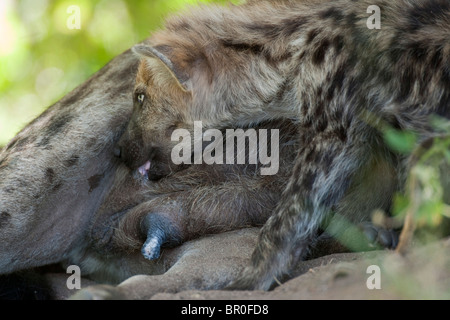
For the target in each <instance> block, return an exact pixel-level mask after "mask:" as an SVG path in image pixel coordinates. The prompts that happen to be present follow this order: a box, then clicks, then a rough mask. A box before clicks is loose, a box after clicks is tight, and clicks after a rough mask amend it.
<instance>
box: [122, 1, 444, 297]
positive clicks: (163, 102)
mask: <svg viewBox="0 0 450 320" xmlns="http://www.w3.org/2000/svg"><path fill="white" fill-rule="evenodd" d="M373 5H376V6H378V7H379V8H380V12H381V16H380V17H381V29H369V28H368V26H367V20H368V18H369V16H370V14H368V13H367V9H368V7H369V6H373ZM449 26H450V2H449V1H448V0H423V1H410V0H361V1H348V0H339V1H332V2H319V3H317V2H316V3H314V2H313V3H308V2H302V1H297V2H296V1H280V2H252V3H249V4H247V5H243V6H230V7H228V8H223V7H216V6H210V7H204V8H201V9H198V10H195V11H193V12H192V13H190V14H186V15H184V16H177V17H174V18H172V19H170V20H169V21H168V22H167V24H166V28H165V29H164V30H162V31H159V32H157V33H155V34H154V35H153V36H152V37H151V38H150V40H149V45H138V46H136V47H135V49H134V50H135V52H137V53H138V54H140V55H141V56H142V61H141V65H140V67H139V72H138V75H137V82H136V87H135V114H134V115H133V119H134V120H133V121H131V123H130V125H129V127H128V129H127V133H126V134H125V136H124V137H123V138H122V143H121V146H122V151H123V157H124V158H125V160H126V162H127V163H128V164H129V165H130V166H131V167H132V168H141V172H144V173H147V172H148V173H149V177H150V178H153V177H155V176H157V177H159V176H164V175H166V174H168V173H170V170H172V169H171V168H172V165H171V162H170V150H171V148H172V146H173V142H171V139H170V136H171V132H172V131H173V130H174V129H175V128H180V127H192V125H193V122H194V121H196V120H201V121H202V122H203V126H204V127H207V128H219V129H221V128H227V127H235V126H247V125H251V124H255V123H259V122H262V121H266V120H273V119H281V118H289V119H295V120H296V123H297V126H298V130H299V141H300V144H299V148H298V155H297V157H296V163H295V166H294V167H293V169H292V175H291V177H290V180H289V183H288V184H287V187H286V189H285V191H284V192H283V194H282V197H281V201H280V202H279V205H278V207H277V209H276V210H275V213H274V214H273V215H272V216H271V218H270V219H269V220H268V222H267V223H266V224H265V226H264V227H263V229H262V231H261V234H260V239H259V243H258V245H257V248H256V249H255V251H254V254H253V256H252V263H251V266H249V267H247V268H246V269H245V270H244V272H243V274H242V277H241V278H240V279H238V280H237V281H235V282H234V284H233V285H231V287H232V288H253V289H269V288H270V287H271V286H272V285H273V283H274V282H275V281H276V279H277V278H278V279H279V278H280V277H281V276H283V275H286V274H288V273H289V271H290V270H291V268H292V267H293V265H295V263H296V262H297V261H299V260H301V259H304V257H305V256H306V255H307V253H308V251H309V249H310V247H311V245H312V244H313V243H314V241H315V239H316V238H317V234H318V232H319V230H320V229H323V228H325V227H327V226H328V227H329V229H330V230H333V231H332V232H334V233H340V232H342V228H341V227H340V226H341V225H342V224H341V222H342V221H346V220H351V221H363V220H367V219H369V216H370V213H371V212H372V210H373V209H377V208H382V209H385V210H388V209H389V207H390V205H391V200H392V195H393V194H394V192H396V191H397V190H402V188H403V184H404V180H405V172H406V171H407V163H408V161H407V157H406V156H402V155H399V154H396V153H395V152H393V151H391V150H390V149H389V148H388V147H387V146H386V144H385V142H384V139H383V133H382V129H384V128H388V127H393V128H395V129H398V130H409V131H413V132H414V133H416V134H417V136H418V137H419V143H420V142H421V141H423V140H424V139H426V138H429V137H432V136H434V135H435V134H436V133H437V132H436V130H435V129H433V128H432V127H431V125H430V122H429V120H430V117H432V116H439V117H442V118H444V119H449V118H450V27H449ZM168 92H170V93H171V94H170V95H169V94H167V93H168ZM148 128H158V129H157V131H156V132H153V131H151V130H150V129H148ZM130 136H132V137H133V141H134V143H133V145H132V147H131V148H127V147H125V145H126V144H125V142H126V141H127V139H128V138H127V137H130ZM149 160H150V162H148V161H149ZM142 165H144V167H142ZM142 169H144V171H142ZM343 225H345V223H344V224H343Z"/></svg>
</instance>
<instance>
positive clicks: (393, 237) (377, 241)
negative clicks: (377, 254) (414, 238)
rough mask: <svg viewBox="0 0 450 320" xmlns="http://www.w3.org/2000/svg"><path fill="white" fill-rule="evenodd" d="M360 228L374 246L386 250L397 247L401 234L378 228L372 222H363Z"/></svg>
mask: <svg viewBox="0 0 450 320" xmlns="http://www.w3.org/2000/svg"><path fill="white" fill-rule="evenodd" d="M359 227H360V228H361V230H362V232H363V233H364V235H365V236H366V237H367V240H368V241H369V243H370V244H371V245H372V246H381V247H383V248H386V249H395V248H396V247H397V244H398V239H399V233H398V232H397V231H396V230H393V229H386V228H383V227H380V226H376V225H374V224H373V223H371V222H362V223H360V224H359Z"/></svg>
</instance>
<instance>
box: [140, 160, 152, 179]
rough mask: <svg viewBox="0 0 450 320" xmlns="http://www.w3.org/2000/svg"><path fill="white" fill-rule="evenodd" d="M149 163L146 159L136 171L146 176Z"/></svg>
mask: <svg viewBox="0 0 450 320" xmlns="http://www.w3.org/2000/svg"><path fill="white" fill-rule="evenodd" d="M150 166H151V163H150V161H147V162H146V163H145V164H144V165H142V166H140V167H139V169H138V171H139V173H140V174H141V176H146V175H147V174H148V170H150Z"/></svg>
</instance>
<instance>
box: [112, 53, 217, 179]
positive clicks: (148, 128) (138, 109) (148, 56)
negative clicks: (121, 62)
mask: <svg viewBox="0 0 450 320" xmlns="http://www.w3.org/2000/svg"><path fill="white" fill-rule="evenodd" d="M133 51H134V52H135V53H136V54H138V55H139V56H140V57H141V63H140V65H139V68H138V72H137V77H136V83H135V88H134V92H133V102H134V107H133V113H132V116H131V119H130V122H129V124H128V126H127V128H126V130H125V132H124V134H123V136H122V137H121V139H120V141H119V143H118V147H117V148H116V155H117V156H119V157H120V158H121V159H122V160H123V161H124V162H125V163H126V164H127V165H128V166H129V167H130V168H131V169H132V170H137V171H138V172H139V173H140V174H141V175H143V176H146V177H148V178H149V179H150V180H157V179H159V178H161V177H163V176H166V175H167V174H169V173H171V172H173V171H177V170H178V169H179V168H180V166H179V165H175V164H174V163H173V161H172V160H171V154H172V149H173V147H174V146H175V145H177V144H179V143H180V141H172V139H171V137H172V133H173V132H174V130H176V129H186V130H188V131H189V132H190V133H191V136H192V138H193V130H194V128H193V123H194V121H195V120H202V121H204V122H205V124H206V125H207V123H208V122H209V120H211V118H212V117H211V115H212V114H214V108H211V106H212V105H214V103H212V99H211V98H209V97H210V95H209V94H208V93H207V91H208V90H210V85H211V84H210V81H209V80H208V75H209V71H208V70H206V69H205V63H204V61H202V58H201V57H200V55H199V54H198V52H197V53H195V52H194V51H193V50H190V49H187V48H183V47H182V46H180V45H178V46H169V45H153V46H150V45H143V44H142V45H136V46H135V47H134V48H133ZM194 84H195V85H194ZM194 86H195V90H194ZM196 101H201V104H196ZM192 143H194V141H192Z"/></svg>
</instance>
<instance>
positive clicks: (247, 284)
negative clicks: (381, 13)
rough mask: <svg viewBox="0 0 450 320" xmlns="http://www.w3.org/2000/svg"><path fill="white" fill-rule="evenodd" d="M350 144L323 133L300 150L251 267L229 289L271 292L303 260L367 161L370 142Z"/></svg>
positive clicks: (263, 233) (264, 230) (266, 225)
mask: <svg viewBox="0 0 450 320" xmlns="http://www.w3.org/2000/svg"><path fill="white" fill-rule="evenodd" d="M353 137H358V135H353ZM349 140H350V139H348V140H347V139H346V140H341V139H339V138H336V137H330V135H329V134H324V133H322V134H319V135H317V136H316V137H314V138H312V139H311V143H310V144H305V146H307V147H305V148H301V149H300V152H299V155H298V157H297V161H296V165H295V167H294V172H293V175H292V177H291V179H290V182H289V184H288V186H287V188H286V189H285V191H284V193H283V195H282V199H281V201H280V203H279V205H278V207H277V209H276V213H275V214H274V215H273V216H272V217H271V218H270V219H269V220H268V221H267V223H266V224H265V225H264V227H263V228H262V230H261V234H260V236H259V240H258V245H257V247H256V249H255V251H254V253H253V255H252V260H251V265H250V266H248V267H247V268H246V269H245V270H244V271H243V273H242V275H241V277H240V278H238V279H237V280H236V281H234V282H233V283H232V284H231V285H230V286H229V288H230V289H262V290H268V289H269V288H270V287H271V286H272V285H273V284H274V282H276V281H277V280H278V279H281V277H282V276H284V275H286V274H288V273H289V271H290V270H291V269H292V268H293V267H294V266H295V264H296V263H297V262H298V261H299V260H300V259H303V258H305V256H306V255H307V254H308V251H309V249H310V246H311V244H312V243H313V242H314V240H315V239H316V237H317V233H318V231H319V229H320V228H321V227H323V223H324V222H325V220H326V218H328V217H329V214H330V213H332V211H333V209H334V208H335V207H336V206H337V205H338V203H339V201H340V200H341V199H342V198H343V197H344V195H345V193H346V191H347V190H348V188H349V186H350V183H351V181H352V178H353V177H354V176H355V174H356V172H357V171H358V170H359V169H360V168H361V166H362V164H364V163H365V162H366V161H367V160H368V157H369V154H370V153H369V152H368V150H370V147H369V141H362V140H363V138H360V141H355V140H352V141H349Z"/></svg>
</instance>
